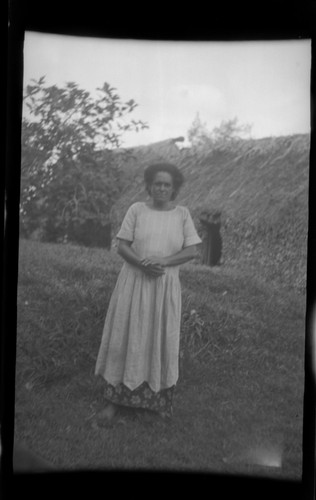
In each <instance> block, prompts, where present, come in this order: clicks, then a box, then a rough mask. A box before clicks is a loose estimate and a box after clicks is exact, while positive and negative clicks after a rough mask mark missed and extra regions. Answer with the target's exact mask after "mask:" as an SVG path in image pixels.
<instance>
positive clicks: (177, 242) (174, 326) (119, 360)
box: [95, 202, 201, 393]
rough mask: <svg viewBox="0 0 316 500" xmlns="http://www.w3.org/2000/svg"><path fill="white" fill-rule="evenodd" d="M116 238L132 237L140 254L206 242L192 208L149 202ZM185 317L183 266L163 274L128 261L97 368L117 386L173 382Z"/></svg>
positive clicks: (131, 214)
mask: <svg viewBox="0 0 316 500" xmlns="http://www.w3.org/2000/svg"><path fill="white" fill-rule="evenodd" d="M117 238H120V239H124V240H128V241H131V242H132V248H133V249H134V250H135V252H136V253H137V255H138V256H139V257H141V258H144V257H150V256H160V257H167V256H170V255H173V254H175V253H177V252H179V251H180V250H182V249H183V248H185V247H188V246H191V245H196V244H198V243H200V242H201V239H200V238H199V236H198V234H197V232H196V229H195V227H194V223H193V221H192V218H191V215H190V213H189V210H188V209H187V208H185V207H182V206H177V207H175V208H173V209H171V210H167V211H160V210H156V209H153V208H151V207H149V206H148V205H147V204H146V203H144V202H137V203H134V204H133V205H132V206H131V207H130V208H129V209H128V211H127V213H126V216H125V218H124V220H123V223H122V226H121V229H120V231H119V232H118V234H117ZM180 321H181V288H180V281H179V266H170V267H166V268H165V274H164V275H163V276H160V277H158V278H153V277H150V276H148V275H146V274H145V273H144V272H143V271H142V270H141V269H139V268H138V267H135V266H133V265H131V264H129V263H127V262H124V264H123V267H122V269H121V271H120V273H119V276H118V279H117V282H116V286H115V288H114V291H113V294H112V297H111V300H110V303H109V307H108V311H107V316H106V320H105V325H104V330H103V335H102V340H101V345H100V349H99V354H98V358H97V363H96V369H95V373H96V374H97V375H101V376H102V377H103V378H104V379H105V381H106V382H107V383H108V384H110V385H111V386H112V387H118V386H119V385H120V386H124V387H126V388H127V389H128V390H130V391H134V390H135V389H137V388H138V387H140V386H141V385H142V384H143V383H144V382H146V383H147V384H146V385H148V387H149V388H150V390H151V391H154V392H155V393H156V392H159V391H161V390H163V389H167V388H170V387H173V386H174V385H175V384H176V382H177V379H178V355H179V340H180Z"/></svg>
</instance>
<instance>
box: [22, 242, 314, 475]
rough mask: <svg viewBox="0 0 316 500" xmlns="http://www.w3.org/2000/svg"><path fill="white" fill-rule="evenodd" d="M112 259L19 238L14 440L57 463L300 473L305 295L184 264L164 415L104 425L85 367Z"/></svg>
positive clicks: (92, 355)
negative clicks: (177, 345)
mask: <svg viewBox="0 0 316 500" xmlns="http://www.w3.org/2000/svg"><path fill="white" fill-rule="evenodd" d="M121 262H122V261H121V260H120V258H119V257H118V256H117V255H115V254H111V253H109V252H106V251H104V250H99V249H87V248H79V247H74V246H73V247H72V246H67V245H66V246H60V245H48V244H40V243H35V242H30V241H21V243H20V264H19V289H18V334H17V362H16V366H17V370H16V427H15V436H16V439H18V440H19V441H22V442H24V443H25V444H26V445H27V446H29V447H30V448H31V449H33V450H34V451H35V452H37V453H38V454H39V455H41V456H42V457H44V458H45V459H47V460H49V461H51V462H52V463H53V464H54V465H55V466H56V467H57V468H58V469H76V470H77V469H96V468H110V469H111V468H119V469H124V468H129V469H130V468H132V469H133V468H136V469H142V468H145V469H148V468H149V469H151V470H153V469H159V470H161V469H163V470H169V469H171V470H180V471H182V470H192V471H210V472H223V473H242V474H244V473H246V474H255V475H263V476H273V477H282V478H291V479H292V478H293V479H299V478H300V477H301V464H302V451H301V443H302V413H303V406H302V405H303V384H304V366H303V353H304V321H305V300H304V296H302V295H295V293H294V292H293V291H292V293H285V292H282V293H280V292H279V290H278V289H277V288H276V287H275V285H273V286H271V284H269V283H266V282H265V281H264V280H263V278H260V277H259V276H254V275H247V274H246V273H245V272H244V271H243V270H242V269H239V270H236V269H229V268H228V267H226V266H223V267H222V268H212V269H210V268H206V267H202V266H194V265H186V266H183V268H182V271H181V281H182V289H183V321H182V333H181V359H180V379H179V384H178V388H177V392H176V396H175V408H174V417H173V419H172V421H171V422H169V423H167V422H165V421H162V420H159V419H158V418H156V417H153V416H151V415H147V414H144V415H142V414H138V415H136V416H135V415H134V414H133V415H132V414H129V413H128V412H125V413H124V414H123V415H121V416H120V417H118V418H117V419H116V420H115V422H114V424H113V425H111V426H109V427H106V428H97V427H95V426H94V425H93V415H94V413H95V412H96V411H98V410H100V409H101V408H102V407H103V389H102V380H101V379H97V378H96V377H95V376H94V374H93V373H94V364H95V359H96V356H97V352H98V348H99V343H100V338H101V334H102V328H103V322H104V317H105V313H106V308H107V304H108V301H109V298H110V295H111V291H112V289H113V286H114V283H115V280H116V276H117V273H118V271H119V269H120V267H121Z"/></svg>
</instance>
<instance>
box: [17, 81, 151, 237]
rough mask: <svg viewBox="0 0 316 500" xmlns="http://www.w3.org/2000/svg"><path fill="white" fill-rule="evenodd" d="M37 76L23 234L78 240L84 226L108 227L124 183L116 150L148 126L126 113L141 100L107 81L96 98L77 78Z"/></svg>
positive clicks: (28, 114) (25, 144)
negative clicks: (63, 80) (49, 80)
mask: <svg viewBox="0 0 316 500" xmlns="http://www.w3.org/2000/svg"><path fill="white" fill-rule="evenodd" d="M32 81H33V84H32V85H27V86H26V90H25V96H24V104H25V112H24V117H23V122H22V165H21V208H20V213H21V234H22V235H23V236H30V235H31V234H32V233H33V234H34V231H36V232H37V237H38V238H39V239H45V240H52V241H63V240H67V239H68V240H72V241H78V234H77V233H78V231H79V229H80V227H82V226H83V225H86V224H90V223H96V226H95V227H96V230H97V231H98V230H99V231H100V230H102V228H104V227H105V226H107V225H109V223H110V211H111V207H112V205H113V201H114V200H115V199H116V198H117V196H118V193H119V192H120V189H121V184H120V171H119V169H118V168H117V167H116V163H115V155H114V154H113V149H114V148H118V147H119V146H120V145H121V142H122V137H123V135H124V134H125V133H127V132H128V131H131V130H136V131H138V130H141V129H143V128H146V127H147V125H146V124H145V123H143V122H142V121H135V120H130V118H128V117H129V114H130V113H132V112H133V110H134V109H135V107H136V106H137V104H136V103H135V101H134V100H133V99H131V100H129V101H127V102H123V101H122V100H121V99H120V97H119V96H118V94H117V93H116V89H115V88H113V87H111V86H110V85H109V84H107V83H104V85H103V87H102V88H99V89H97V91H98V95H97V96H96V97H93V96H91V94H90V93H89V92H87V91H85V90H83V89H81V88H79V86H78V85H77V84H76V83H74V82H68V83H67V84H66V85H65V86H64V87H58V86H57V85H52V86H47V85H46V84H45V78H44V77H42V78H40V79H39V80H38V81H36V80H32ZM81 232H82V231H81ZM79 233H80V231H79ZM76 235H77V236H76ZM79 242H80V237H79Z"/></svg>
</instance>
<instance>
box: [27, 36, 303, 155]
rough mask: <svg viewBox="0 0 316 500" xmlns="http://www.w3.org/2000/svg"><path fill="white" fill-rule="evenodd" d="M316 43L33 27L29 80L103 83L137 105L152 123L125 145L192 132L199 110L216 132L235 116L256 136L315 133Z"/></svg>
mask: <svg viewBox="0 0 316 500" xmlns="http://www.w3.org/2000/svg"><path fill="white" fill-rule="evenodd" d="M310 69H311V42H310V40H289V41H262V42H257V41H256V42H187V41H186V42H175V41H171V42H162V41H137V40H114V39H101V38H89V37H73V36H63V35H51V34H44V33H43V34H42V33H33V32H28V33H26V35H25V45H24V85H26V84H28V83H29V82H30V79H31V78H36V79H38V78H40V77H41V76H44V75H45V76H46V82H47V84H49V85H53V84H57V85H63V84H64V83H65V82H68V81H74V82H76V83H77V84H78V85H79V86H80V87H81V88H84V89H86V90H88V91H90V92H94V91H95V90H96V88H97V87H102V86H103V83H104V82H107V83H109V84H110V85H111V86H112V87H115V88H116V89H117V93H118V94H119V96H120V97H121V98H122V99H123V100H129V99H134V100H135V101H136V102H137V104H138V105H139V106H138V107H137V108H136V109H135V111H134V112H133V113H132V115H131V117H132V118H134V119H135V120H136V119H141V120H143V121H146V122H148V124H149V126H150V128H149V129H148V130H144V131H142V132H139V133H138V134H137V133H128V134H126V137H125V140H124V144H123V145H124V146H134V145H141V144H148V143H151V142H155V141H160V140H164V139H169V138H172V137H177V136H181V135H182V136H184V137H187V131H188V129H189V127H190V125H191V124H192V122H193V120H194V118H195V116H196V113H197V112H198V113H199V115H200V118H201V120H202V122H205V123H206V125H207V128H208V129H209V130H210V131H211V130H212V129H213V128H214V127H215V126H218V125H220V123H221V121H222V120H228V119H232V118H234V117H237V118H238V120H239V122H240V123H241V124H246V123H247V124H251V125H252V136H253V137H258V138H259V137H267V136H279V135H288V134H296V133H309V132H310Z"/></svg>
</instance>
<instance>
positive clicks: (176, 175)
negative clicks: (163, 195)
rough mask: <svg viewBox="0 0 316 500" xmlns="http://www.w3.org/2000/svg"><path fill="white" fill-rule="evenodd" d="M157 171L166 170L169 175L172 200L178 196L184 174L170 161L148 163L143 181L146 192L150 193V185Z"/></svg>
mask: <svg viewBox="0 0 316 500" xmlns="http://www.w3.org/2000/svg"><path fill="white" fill-rule="evenodd" d="M158 172H167V173H168V174H170V175H171V177H172V183H173V194H172V197H171V200H174V199H175V198H176V197H177V196H178V193H179V190H180V188H181V186H182V185H183V183H184V176H183V174H182V172H180V170H179V169H178V168H177V167H176V166H175V165H173V164H172V163H153V164H152V165H149V166H148V167H147V168H146V169H145V172H144V181H145V185H146V189H147V192H148V193H150V187H151V185H152V183H153V182H154V179H155V176H156V174H157V173H158Z"/></svg>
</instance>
